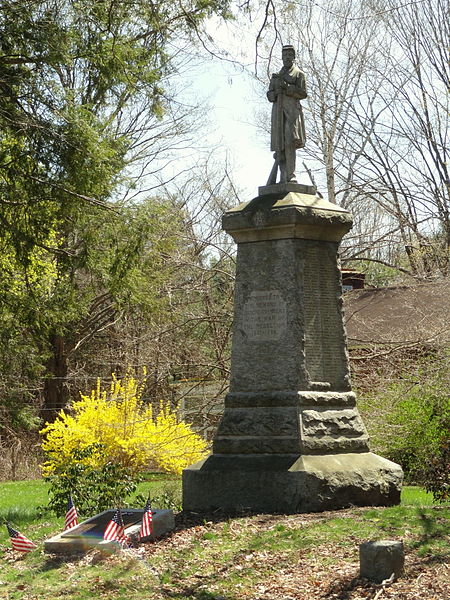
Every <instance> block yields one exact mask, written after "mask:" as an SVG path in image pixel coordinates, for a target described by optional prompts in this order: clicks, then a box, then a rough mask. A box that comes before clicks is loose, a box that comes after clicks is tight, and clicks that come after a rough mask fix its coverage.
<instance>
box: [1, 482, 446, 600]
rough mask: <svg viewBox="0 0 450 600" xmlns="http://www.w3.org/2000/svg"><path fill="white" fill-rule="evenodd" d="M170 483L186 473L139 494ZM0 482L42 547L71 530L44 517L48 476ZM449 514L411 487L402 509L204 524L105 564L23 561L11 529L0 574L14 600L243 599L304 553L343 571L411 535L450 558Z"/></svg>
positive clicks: (8, 504)
mask: <svg viewBox="0 0 450 600" xmlns="http://www.w3.org/2000/svg"><path fill="white" fill-rule="evenodd" d="M167 486H169V487H170V486H171V487H172V489H173V490H175V492H176V493H178V492H179V489H180V480H179V479H176V480H174V479H170V480H168V479H167V478H165V477H161V476H155V477H153V476H151V477H149V478H148V481H146V482H144V483H142V484H140V486H139V488H140V489H139V491H140V492H142V493H144V494H145V493H146V492H147V491H148V490H150V493H151V495H152V497H155V496H156V495H157V494H158V493H159V494H164V493H166V492H167V489H168V487H167ZM0 489H1V492H0V514H1V515H2V516H3V515H5V514H11V511H17V515H18V519H19V517H20V519H22V520H21V521H20V519H19V522H16V520H14V523H15V524H16V525H21V531H22V532H23V533H24V534H25V535H28V536H29V537H30V538H31V539H33V540H34V541H36V542H37V543H38V544H39V545H40V548H42V546H41V543H42V542H43V540H45V539H46V538H48V537H50V536H51V535H52V534H54V533H56V532H58V531H60V530H61V528H62V520H63V519H61V518H53V517H48V516H47V515H45V516H44V517H41V518H39V517H37V516H36V515H37V513H36V507H37V506H38V505H39V504H45V501H46V493H47V485H46V484H45V483H44V482H43V481H29V482H22V481H21V482H7V483H3V484H1V488H0ZM27 510H29V511H30V513H29V514H28V513H27V512H26V511H27ZM33 511H34V513H33ZM33 514H34V515H35V516H34V517H31V516H32V515H33ZM449 517H450V508H449V505H448V504H447V505H445V506H433V502H432V497H431V495H430V494H427V493H426V492H424V491H423V490H421V489H419V488H415V487H412V486H409V487H405V488H404V490H403V493H402V504H401V505H400V506H395V507H388V508H370V507H368V508H355V509H348V510H344V511H341V512H335V513H324V514H321V513H316V514H312V515H301V514H299V515H256V516H253V517H242V518H235V519H228V520H225V521H221V522H217V523H212V522H203V523H202V524H199V525H196V526H194V527H192V528H187V529H185V530H183V531H180V532H178V533H176V534H174V536H172V538H169V539H168V540H167V542H164V543H160V544H158V545H155V546H153V547H151V548H148V550H150V551H151V554H149V555H147V557H145V558H142V557H139V556H137V555H134V556H127V555H124V556H122V555H121V556H118V557H111V558H109V559H105V560H100V561H99V562H98V563H97V562H95V563H92V562H87V561H85V560H84V559H82V558H72V559H59V558H55V557H49V556H46V555H44V554H43V552H41V551H40V550H39V551H36V552H32V553H30V554H28V555H26V556H23V557H19V558H17V557H16V556H14V555H13V554H12V552H11V550H10V549H9V548H10V544H9V539H8V537H7V533H6V528H3V527H2V528H0V559H4V560H3V561H2V574H1V577H0V579H1V580H2V582H3V588H4V589H5V592H6V594H7V595H6V597H7V598H8V600H19V599H22V598H23V597H30V598H33V599H34V598H40V599H42V600H50V599H52V600H63V599H66V598H71V599H76V600H88V599H93V598H108V599H111V600H122V599H123V600H125V599H127V600H128V598H130V597H133V598H134V599H135V600H164V599H166V598H167V597H170V598H174V599H177V598H179V599H180V600H181V599H190V600H191V599H192V600H210V599H213V598H217V596H223V597H225V598H227V600H236V599H238V598H243V597H248V596H249V594H251V592H252V590H254V589H255V587H256V586H257V585H259V584H260V583H261V581H263V582H264V581H270V579H271V578H273V576H274V572H276V571H277V570H278V569H281V570H282V569H291V568H292V565H296V564H298V562H299V560H300V561H303V562H302V564H303V563H305V564H309V563H308V561H310V564H311V565H312V566H314V565H316V566H317V565H319V567H320V569H334V568H335V565H336V560H339V561H341V564H345V563H348V564H350V565H351V564H354V563H355V560H357V552H358V544H359V543H361V542H362V541H366V540H369V539H372V540H373V539H402V540H403V541H404V543H405V547H406V549H407V552H414V553H416V554H417V555H418V556H424V557H425V558H427V560H428V557H430V558H432V559H433V560H444V559H445V558H448V553H449V547H448V543H447V540H446V538H447V536H448V533H449V532H448V525H447V523H448V519H449ZM18 581H20V584H19V586H18ZM199 586H200V587H199ZM202 586H203V587H202ZM193 590H194V591H193ZM237 590H238V591H237ZM27 594H32V595H31V596H27ZM252 597H253V596H252Z"/></svg>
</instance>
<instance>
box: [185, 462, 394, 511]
mask: <svg viewBox="0 0 450 600" xmlns="http://www.w3.org/2000/svg"><path fill="white" fill-rule="evenodd" d="M401 481H402V470H401V468H400V467H399V466H398V465H395V464H394V463H392V462H391V461H388V460H386V459H384V458H381V457H379V456H377V455H375V454H372V453H370V452H366V453H359V454H356V453H350V454H334V455H333V454H331V455H327V456H311V455H303V456H298V455H279V456H274V455H270V454H269V455H259V456H258V455H249V456H246V455H233V456H231V455H230V456H220V455H217V454H213V455H211V456H210V457H208V458H207V459H205V460H204V461H201V462H199V463H197V464H195V465H192V466H191V467H189V468H188V469H185V470H184V472H183V508H184V509H185V510H195V511H210V510H216V509H222V510H224V511H225V512H230V513H233V512H236V511H239V510H247V509H249V510H252V511H261V512H280V513H301V512H316V511H323V510H331V509H337V508H344V507H347V506H352V505H356V506H358V505H361V506H371V505H374V506H380V505H381V506H384V505H386V506H389V505H393V504H398V502H399V501H400V488H401Z"/></svg>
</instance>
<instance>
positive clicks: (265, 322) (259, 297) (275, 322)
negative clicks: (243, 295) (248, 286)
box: [242, 290, 287, 342]
mask: <svg viewBox="0 0 450 600" xmlns="http://www.w3.org/2000/svg"><path fill="white" fill-rule="evenodd" d="M286 326H287V316H286V302H285V301H284V299H283V297H282V296H281V294H280V292H279V291H278V290H262V291H254V292H251V293H250V296H249V298H248V299H247V301H246V302H245V304H244V308H243V323H242V329H243V330H244V331H245V333H246V335H247V338H248V340H249V341H250V342H272V341H277V340H279V339H280V338H281V336H282V335H283V334H284V332H285V331H286Z"/></svg>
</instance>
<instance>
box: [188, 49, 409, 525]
mask: <svg viewBox="0 0 450 600" xmlns="http://www.w3.org/2000/svg"><path fill="white" fill-rule="evenodd" d="M287 54H288V55H289V57H288V58H289V59H286V60H285V57H286V55H287ZM293 56H295V54H294V53H293V48H292V47H291V46H289V47H285V48H283V63H284V67H283V69H282V70H281V71H280V73H279V74H278V75H276V76H275V77H272V80H271V84H270V88H269V92H268V99H269V100H270V101H271V102H274V104H275V108H274V110H273V113H272V142H273V140H274V139H276V140H278V142H277V143H278V146H275V145H274V144H273V143H272V149H275V155H274V158H275V164H274V168H273V169H272V173H271V174H270V177H269V181H268V182H267V183H268V185H266V186H263V187H260V188H259V195H258V197H257V198H254V199H253V200H251V201H250V202H247V203H244V204H241V205H239V206H237V207H236V208H234V209H232V210H229V211H228V212H226V213H225V214H224V216H223V220H222V224H223V229H224V230H225V231H226V232H227V233H229V234H230V235H231V236H232V237H233V239H234V240H235V241H236V242H237V245H238V249H237V265H236V287H235V300H234V325H233V338H232V351H231V379H230V390H229V393H228V394H227V396H226V398H225V410H224V414H223V417H222V420H221V422H220V424H219V427H218V430H217V434H216V436H215V438H214V441H213V453H212V454H211V455H210V456H208V457H207V458H206V459H205V460H202V461H200V462H198V463H196V464H194V465H192V466H190V467H189V468H187V469H185V470H184V472H183V508H184V510H194V511H210V510H216V509H223V510H224V511H227V512H236V511H240V510H251V511H262V512H287V513H296V512H310V511H320V510H328V509H336V508H342V507H345V506H350V505H362V506H367V505H392V504H397V503H398V502H399V501H400V487H401V481H402V476H403V473H402V470H401V468H400V467H399V466H398V465H396V464H395V463H392V462H391V461H388V460H386V459H384V458H381V457H380V456H377V455H375V454H373V453H371V452H370V449H369V445H368V436H367V432H366V429H365V427H364V424H363V422H362V420H361V417H360V415H359V412H358V410H357V408H356V397H355V394H354V392H353V391H352V389H351V383H350V377H349V365H348V355H347V347H346V337H345V330H344V325H343V318H342V299H341V294H342V290H341V277H340V270H339V268H338V258H337V253H338V246H339V243H340V241H341V239H342V237H343V236H344V235H345V234H346V233H347V232H348V231H349V230H350V228H351V227H352V217H351V215H350V213H349V212H348V211H346V210H345V209H343V208H341V207H340V206H338V205H336V204H332V203H330V202H328V201H326V200H324V199H322V198H320V197H319V196H318V195H317V194H316V189H315V187H314V186H307V185H302V184H298V183H296V180H295V151H296V148H297V147H299V145H301V143H303V144H304V130H303V132H302V131H300V129H301V127H300V125H302V119H301V116H300V115H301V112H300V111H301V109H300V107H299V99H300V98H304V97H305V96H306V88H305V85H304V76H303V74H302V73H301V72H300V70H299V69H298V68H297V67H295V65H294V64H293ZM291 59H292V60H291ZM280 78H281V79H284V84H283V83H280V81H277V79H280ZM299 90H300V91H299ZM288 94H293V95H292V96H291V97H290V99H289V100H288V101H286V98H287V97H288ZM281 96H283V97H282V98H281ZM291 100H292V102H291ZM288 104H289V105H290V107H289V109H288V110H287V109H286V106H287V105H288ZM294 105H295V106H296V107H297V108H295V106H294ZM294 108H295V110H294ZM280 115H281V116H280ZM295 115H296V116H295ZM294 116H295V118H294ZM291 117H292V118H291ZM289 127H291V128H294V129H295V128H296V131H295V132H292V131H291V132H290V133H289V131H288V128H289ZM299 127H300V129H299ZM277 128H278V129H277ZM275 129H277V131H275V132H274V130H275ZM281 134H282V135H281ZM280 139H281V140H282V141H281V142H280V141H279V140H280ZM292 154H293V156H294V159H293V158H292ZM292 165H294V166H293V167H292ZM278 170H279V172H280V178H281V181H280V182H279V183H276V174H277V171H278Z"/></svg>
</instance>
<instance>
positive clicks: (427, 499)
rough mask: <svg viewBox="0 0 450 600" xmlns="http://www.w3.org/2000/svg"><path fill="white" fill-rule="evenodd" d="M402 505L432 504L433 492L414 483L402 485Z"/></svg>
mask: <svg viewBox="0 0 450 600" xmlns="http://www.w3.org/2000/svg"><path fill="white" fill-rule="evenodd" d="M401 504H402V506H432V505H433V504H435V502H434V500H433V494H431V493H430V492H426V491H425V490H424V489H423V488H420V487H418V486H415V485H404V486H403V488H402V494H401Z"/></svg>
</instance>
